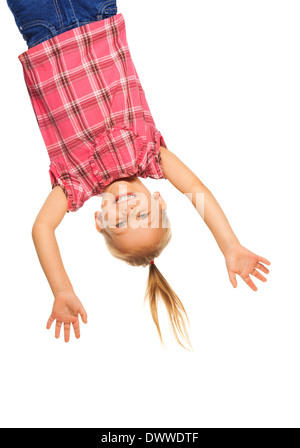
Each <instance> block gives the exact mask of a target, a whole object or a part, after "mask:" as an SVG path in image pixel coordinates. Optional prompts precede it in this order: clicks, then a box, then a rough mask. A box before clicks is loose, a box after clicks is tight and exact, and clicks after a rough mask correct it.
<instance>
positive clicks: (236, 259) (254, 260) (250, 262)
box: [224, 243, 271, 291]
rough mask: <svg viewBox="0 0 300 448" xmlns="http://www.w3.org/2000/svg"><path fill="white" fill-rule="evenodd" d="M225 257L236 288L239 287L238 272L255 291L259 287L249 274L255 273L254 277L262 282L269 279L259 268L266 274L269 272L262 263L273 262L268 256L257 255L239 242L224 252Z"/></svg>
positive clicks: (231, 279) (231, 280) (230, 276)
mask: <svg viewBox="0 0 300 448" xmlns="http://www.w3.org/2000/svg"><path fill="white" fill-rule="evenodd" d="M224 257H225V263H226V267H227V271H228V275H229V280H230V282H231V284H232V286H233V287H234V288H236V287H237V281H236V274H238V275H239V276H240V277H241V278H242V279H243V280H244V282H246V283H247V285H248V286H250V288H251V289H253V291H257V287H256V286H255V284H254V283H253V281H252V280H251V278H250V276H249V274H251V275H254V277H256V278H258V280H261V281H262V282H266V281H267V279H266V278H265V277H264V276H263V275H262V274H261V273H260V272H258V270H257V269H260V270H261V271H262V272H264V273H265V274H268V273H269V270H268V269H267V268H266V267H265V266H264V265H263V264H261V263H264V264H267V265H270V264H271V262H270V261H268V260H267V259H266V258H263V257H260V256H259V255H255V254H254V253H253V252H251V251H250V250H248V249H246V248H245V247H243V246H241V245H240V244H238V243H237V244H234V245H233V246H231V247H230V248H229V249H228V250H227V251H226V253H225V254H224Z"/></svg>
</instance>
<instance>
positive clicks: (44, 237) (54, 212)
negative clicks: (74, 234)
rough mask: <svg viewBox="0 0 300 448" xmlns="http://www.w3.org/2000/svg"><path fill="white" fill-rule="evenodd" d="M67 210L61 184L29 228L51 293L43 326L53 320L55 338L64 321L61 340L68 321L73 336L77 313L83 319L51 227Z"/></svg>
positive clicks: (68, 330)
mask: <svg viewBox="0 0 300 448" xmlns="http://www.w3.org/2000/svg"><path fill="white" fill-rule="evenodd" d="M67 209H68V201H67V199H66V196H65V194H64V192H63V190H62V188H61V187H59V186H56V187H54V188H53V189H52V191H51V193H50V194H49V195H48V197H47V199H46V201H45V202H44V204H43V206H42V208H41V210H40V212H39V214H38V216H37V217H36V220H35V222H34V225H33V228H32V238H33V242H34V245H35V248H36V251H37V255H38V258H39V261H40V263H41V266H42V269H43V271H44V273H45V275H46V277H47V280H48V282H49V285H50V288H51V290H52V293H53V295H54V305H53V309H52V313H51V316H50V318H49V320H48V322H47V328H48V329H49V328H50V327H51V324H52V322H53V321H54V320H56V328H55V337H59V335H60V329H61V326H62V323H64V334H65V341H66V342H68V340H69V337H70V324H71V323H72V324H73V328H74V332H75V336H76V337H80V330H79V320H78V313H79V314H80V315H81V318H82V320H83V322H85V323H86V322H87V315H86V312H85V310H84V308H83V306H82V304H81V302H80V300H79V299H78V297H77V296H76V295H75V293H74V290H73V287H72V284H71V282H70V279H69V277H68V276H67V273H66V271H65V268H64V265H63V262H62V259H61V256H60V252H59V248H58V244H57V241H56V238H55V229H56V228H57V226H58V225H59V224H60V223H61V221H62V219H63V217H64V216H65V214H66V212H67Z"/></svg>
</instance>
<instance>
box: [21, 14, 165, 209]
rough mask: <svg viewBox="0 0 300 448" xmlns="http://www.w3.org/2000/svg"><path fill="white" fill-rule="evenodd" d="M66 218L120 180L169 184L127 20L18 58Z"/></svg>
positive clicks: (81, 30) (70, 35) (119, 18)
mask: <svg viewBox="0 0 300 448" xmlns="http://www.w3.org/2000/svg"><path fill="white" fill-rule="evenodd" d="M19 60H20V61H21V63H22V66H23V72H24V78H25V83H26V86H27V89H28V92H29V95H30V99H31V102H32V106H33V109H34V112H35V115H36V118H37V122H38V125H39V128H40V131H41V133H42V136H43V139H44V142H45V145H46V147H47V151H48V154H49V157H50V167H49V174H50V180H51V185H52V188H53V187H54V186H56V185H59V186H61V187H62V189H63V191H64V193H65V194H66V197H67V199H68V212H69V211H76V210H78V209H79V208H80V207H82V205H83V204H84V202H85V201H86V200H87V199H89V198H90V197H91V196H95V195H101V193H103V191H104V189H105V187H106V186H107V185H109V184H110V183H111V182H113V181H114V180H116V179H121V178H125V177H129V176H133V175H137V176H139V177H143V178H146V177H152V178H154V179H166V177H165V176H164V173H163V170H162V165H161V157H160V146H164V147H166V144H165V141H164V139H163V137H162V135H161V133H160V132H159V131H158V130H157V129H156V126H155V123H154V120H153V118H152V115H151V112H150V109H149V106H148V104H147V101H146V97H145V92H144V90H143V88H142V86H141V82H140V80H139V77H138V74H137V72H136V69H135V66H134V64H133V61H132V59H131V54H130V51H129V48H128V43H127V38H126V28H125V20H124V17H123V15H122V14H116V15H115V16H112V17H109V18H107V19H104V20H101V21H97V22H93V23H90V24H86V25H83V26H80V27H77V28H74V29H71V30H69V31H66V32H64V33H62V34H59V35H57V36H54V37H53V38H51V39H49V40H47V41H45V42H42V43H41V44H38V45H36V46H34V47H32V48H30V49H29V50H27V51H26V52H25V53H22V54H21V55H20V56H19Z"/></svg>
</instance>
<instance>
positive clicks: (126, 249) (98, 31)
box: [7, 0, 270, 348]
mask: <svg viewBox="0 0 300 448" xmlns="http://www.w3.org/2000/svg"><path fill="white" fill-rule="evenodd" d="M7 3H8V5H9V7H10V9H11V11H12V12H13V14H14V17H15V21H16V23H17V25H18V28H19V30H20V32H21V33H22V35H23V37H24V39H25V40H26V41H27V45H28V50H27V51H25V52H24V53H23V54H21V55H20V56H19V60H20V62H21V64H22V67H23V72H24V79H25V83H26V86H27V89H28V93H29V96H30V99H31V102H32V106H33V109H34V112H35V115H36V119H37V122H38V125H39V127H40V131H41V133H42V136H43V138H44V141H45V145H46V147H47V150H48V154H49V158H50V166H49V175H50V180H51V186H52V191H51V192H50V194H49V195H48V197H47V198H46V201H45V203H44V204H43V206H42V208H41V210H40V212H39V214H38V216H37V217H36V220H35V222H34V225H33V230H32V236H33V241H34V244H35V248H36V251H37V254H38V257H39V260H40V263H41V266H42V268H43V270H44V273H45V275H46V277H47V280H48V282H49V285H50V288H51V290H52V293H53V295H54V304H53V309H52V313H51V315H50V317H49V320H48V322H47V328H48V329H49V328H50V327H51V325H52V323H53V322H54V321H56V326H55V337H57V338H58V337H59V336H60V331H61V326H62V324H64V339H65V341H66V342H68V341H69V338H70V325H71V324H72V325H73V328H74V332H75V336H76V337H77V338H79V337H80V329H79V319H78V314H80V316H81V318H82V321H83V322H84V323H87V313H86V311H85V309H84V307H83V305H82V303H81V302H80V300H79V298H78V297H77V296H76V294H75V292H74V290H73V287H72V284H71V282H70V280H69V278H68V276H67V273H66V271H65V269H64V266H63V263H62V260H61V257H60V253H59V248H58V245H57V241H56V238H55V229H56V228H57V226H58V225H59V224H60V222H61V221H62V219H63V217H64V216H65V214H66V213H68V212H70V211H72V212H75V211H77V210H79V209H80V208H81V207H82V206H83V204H84V203H85V202H86V201H87V200H88V199H89V198H90V197H92V196H102V204H101V210H100V211H96V212H95V225H96V229H97V231H98V232H100V234H101V235H102V236H103V237H104V238H105V242H106V245H107V248H108V250H109V251H110V253H111V254H112V255H113V256H114V257H116V258H118V259H121V260H123V261H125V262H126V263H128V264H130V265H132V266H143V267H146V266H148V265H149V275H148V283H147V288H146V294H145V299H146V298H148V299H149V304H150V310H151V314H152V318H153V320H154V322H155V325H156V328H157V331H158V334H159V337H160V340H161V342H162V343H163V340H162V336H161V331H160V327H159V320H158V314H157V305H156V300H157V298H159V297H160V298H161V299H162V300H163V303H164V304H165V306H166V308H167V310H168V313H169V318H170V322H171V325H172V330H173V332H174V335H175V338H176V340H177V342H178V343H179V344H180V345H181V346H182V347H184V348H186V347H185V346H184V345H183V344H182V343H181V341H180V338H179V336H181V337H182V338H183V339H185V340H186V341H187V342H188V344H189V345H190V346H191V343H190V341H189V338H188V334H187V330H186V325H185V320H184V318H187V315H186V312H185V309H184V306H183V304H182V302H181V301H180V299H179V297H178V296H177V295H176V293H175V292H174V291H173V289H172V288H171V286H170V285H169V283H168V282H167V281H166V279H165V278H164V277H163V275H162V274H161V272H160V271H159V269H158V268H157V266H156V265H155V263H154V259H156V258H157V257H158V256H159V255H160V254H161V252H162V251H163V250H164V248H165V247H166V246H167V245H168V243H169V242H170V239H171V225H170V222H169V219H168V216H167V213H166V209H167V206H166V202H165V200H164V199H163V198H162V196H161V194H160V193H159V192H155V193H154V194H153V195H152V194H151V193H150V191H149V190H148V189H147V188H146V187H145V186H144V184H143V183H142V181H141V180H140V178H147V177H151V178H153V179H168V180H169V181H170V182H171V183H172V185H174V187H175V188H176V189H177V190H178V191H179V192H180V193H183V194H187V196H188V197H189V199H190V201H191V203H192V204H193V206H194V207H195V208H196V210H197V211H198V213H199V214H200V216H201V217H202V219H204V221H205V223H206V224H207V226H208V227H209V229H210V230H211V232H212V234H213V236H214V237H215V239H216V242H217V244H218V246H219V248H220V250H221V252H222V253H223V255H224V258H225V262H226V268H227V271H228V275H229V279H230V282H231V283H232V285H233V287H234V288H235V287H236V286H237V281H236V274H238V275H239V276H240V277H241V278H242V279H243V280H244V281H245V282H246V283H247V284H248V285H249V287H250V288H252V289H253V290H254V291H256V290H257V288H256V286H255V284H254V283H253V281H252V279H251V278H250V275H253V276H255V277H256V278H257V279H259V280H261V281H264V282H265V281H266V280H267V279H266V278H265V277H264V276H263V275H262V274H261V273H260V272H259V270H260V271H262V272H264V273H265V274H268V273H269V270H268V269H267V268H266V267H265V266H264V264H267V265H270V262H269V261H268V260H267V259H265V258H263V257H261V256H258V255H256V254H254V253H253V252H251V251H249V250H248V249H246V248H245V247H243V246H242V245H241V244H240V242H239V241H238V239H237V237H236V235H235V234H234V232H233V230H232V229H231V227H230V225H229V223H228V220H227V219H226V216H225V215H224V213H223V211H222V209H221V207H220V206H219V204H218V202H217V201H216V199H215V198H214V196H213V194H212V193H211V192H210V190H209V189H208V188H207V187H206V186H205V185H204V184H203V183H202V182H201V180H200V179H199V178H198V177H197V176H196V174H195V173H193V172H192V170H191V169H189V168H188V167H187V166H186V165H185V164H184V163H183V162H181V160H180V159H179V158H178V157H177V156H176V155H175V154H174V153H172V152H171V151H170V150H169V149H168V148H167V146H166V143H165V141H164V138H163V136H162V135H161V133H160V132H159V130H158V129H157V128H156V125H155V122H154V120H153V117H152V115H151V112H150V110H149V107H148V104H147V101H146V97H145V92H144V90H143V88H142V86H141V83H140V80H139V77H138V74H137V71H136V69H135V66H134V64H133V61H132V58H131V54H130V51H129V48H128V43H127V37H126V27H125V20H124V17H123V15H122V14H118V13H117V8H116V2H115V1H94V0H93V1H90V0H60V1H58V0H57V1H55V0H30V1H29V0H7ZM203 198H204V201H203ZM204 205H205V215H204ZM187 321H188V318H187Z"/></svg>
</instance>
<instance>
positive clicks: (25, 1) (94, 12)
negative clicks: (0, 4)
mask: <svg viewBox="0 0 300 448" xmlns="http://www.w3.org/2000/svg"><path fill="white" fill-rule="evenodd" d="M6 1H7V4H8V6H9V9H10V10H11V12H12V13H13V15H14V18H15V22H16V24H17V26H18V28H19V31H20V33H21V34H22V36H23V38H24V39H25V41H26V43H27V46H28V48H31V47H33V46H34V45H37V44H40V43H41V42H43V41H45V40H47V39H50V38H51V37H53V36H56V35H57V34H61V33H63V32H65V31H67V30H70V29H71V28H76V27H77V26H81V25H84V24H86V23H90V22H95V21H97V20H102V19H106V18H107V17H110V16H113V15H115V14H117V0H109V1H105V0H6Z"/></svg>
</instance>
